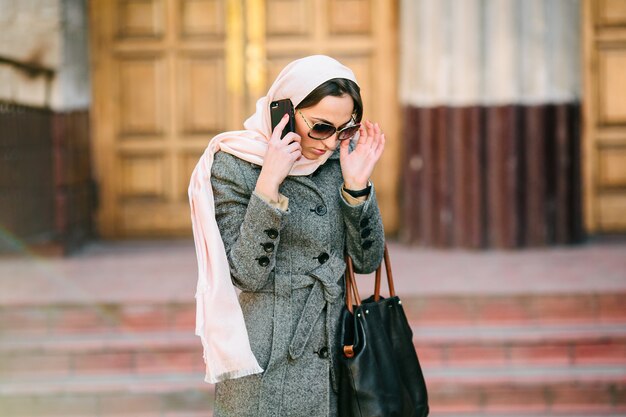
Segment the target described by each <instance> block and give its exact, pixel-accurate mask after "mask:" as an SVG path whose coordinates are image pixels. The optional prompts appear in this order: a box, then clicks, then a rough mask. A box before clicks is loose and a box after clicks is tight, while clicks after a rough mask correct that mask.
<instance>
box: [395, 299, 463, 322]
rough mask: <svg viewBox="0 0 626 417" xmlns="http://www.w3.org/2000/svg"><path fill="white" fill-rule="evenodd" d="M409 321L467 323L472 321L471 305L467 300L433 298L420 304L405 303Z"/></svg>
mask: <svg viewBox="0 0 626 417" xmlns="http://www.w3.org/2000/svg"><path fill="white" fill-rule="evenodd" d="M403 306H404V309H405V312H406V314H407V317H408V318H409V321H411V322H418V323H429V322H436V323H467V322H471V321H472V318H473V317H472V310H471V305H470V303H469V302H468V300H467V299H465V298H458V297H433V298H429V299H427V300H426V299H425V300H420V302H419V303H413V302H405V303H403Z"/></svg>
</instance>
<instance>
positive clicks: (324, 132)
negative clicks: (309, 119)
mask: <svg viewBox="0 0 626 417" xmlns="http://www.w3.org/2000/svg"><path fill="white" fill-rule="evenodd" d="M334 133H335V126H331V125H327V124H326V123H315V125H313V128H312V129H311V134H310V136H311V137H312V138H315V139H326V138H328V137H330V136H332V135H333V134H334Z"/></svg>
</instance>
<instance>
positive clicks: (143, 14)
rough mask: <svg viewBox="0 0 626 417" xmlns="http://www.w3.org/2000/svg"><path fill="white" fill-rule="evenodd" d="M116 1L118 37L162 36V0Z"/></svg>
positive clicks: (163, 11) (163, 12)
mask: <svg viewBox="0 0 626 417" xmlns="http://www.w3.org/2000/svg"><path fill="white" fill-rule="evenodd" d="M117 3H118V10H117V15H118V18H117V25H118V26H117V32H118V37H120V38H133V37H148V38H150V37H152V38H155V37H161V36H163V31H164V27H163V22H164V14H165V10H164V8H163V1H162V0H118V2H117Z"/></svg>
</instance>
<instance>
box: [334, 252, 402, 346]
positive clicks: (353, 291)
mask: <svg viewBox="0 0 626 417" xmlns="http://www.w3.org/2000/svg"><path fill="white" fill-rule="evenodd" d="M383 263H384V264H385V272H386V274H387V285H388V286H389V296H390V297H395V295H396V290H395V287H394V285H393V274H392V272H391V261H390V260H389V250H388V249H387V243H386V242H385V254H384V257H383V261H382V262H381V264H380V265H378V268H377V269H376V281H375V284H374V301H376V302H378V301H379V300H380V276H381V274H382V267H383ZM345 280H346V308H347V310H348V311H349V312H350V314H354V309H353V307H352V305H353V300H352V298H353V297H354V304H355V305H356V306H357V307H358V306H360V305H361V297H360V296H359V289H358V287H357V284H356V279H355V277H354V265H352V258H351V257H350V256H348V255H346V278H345ZM343 354H344V356H345V357H346V358H351V357H353V356H354V345H346V346H344V347H343Z"/></svg>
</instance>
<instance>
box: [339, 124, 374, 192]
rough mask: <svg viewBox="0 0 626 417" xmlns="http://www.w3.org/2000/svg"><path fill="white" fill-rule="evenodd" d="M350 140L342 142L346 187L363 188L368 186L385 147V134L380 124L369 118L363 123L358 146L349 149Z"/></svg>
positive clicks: (341, 151)
mask: <svg viewBox="0 0 626 417" xmlns="http://www.w3.org/2000/svg"><path fill="white" fill-rule="evenodd" d="M349 142H350V140H345V141H343V142H342V143H341V145H340V146H341V148H340V151H339V152H340V161H341V170H342V172H343V181H344V185H345V188H347V189H349V190H362V189H363V188H365V187H367V182H368V181H369V178H370V176H371V175H372V172H373V171H374V166H375V165H376V162H378V159H380V156H381V155H382V153H383V150H384V149H385V134H384V133H383V132H382V130H381V129H380V126H378V123H372V122H370V121H369V120H368V121H366V122H365V123H363V124H361V128H360V129H359V140H358V141H357V143H356V147H355V148H354V149H353V150H352V152H350V151H349V149H348V146H349Z"/></svg>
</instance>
